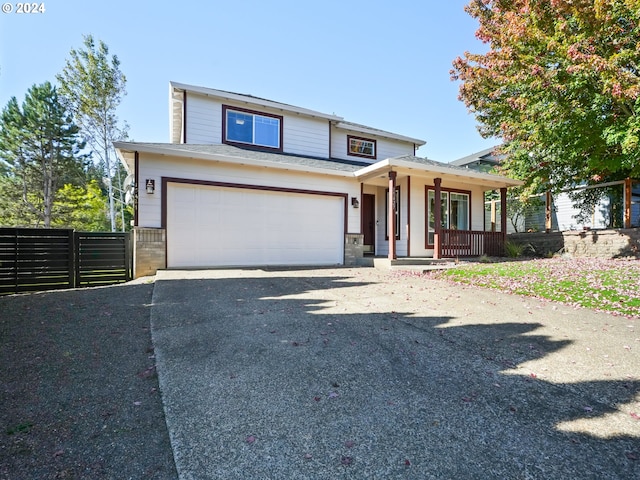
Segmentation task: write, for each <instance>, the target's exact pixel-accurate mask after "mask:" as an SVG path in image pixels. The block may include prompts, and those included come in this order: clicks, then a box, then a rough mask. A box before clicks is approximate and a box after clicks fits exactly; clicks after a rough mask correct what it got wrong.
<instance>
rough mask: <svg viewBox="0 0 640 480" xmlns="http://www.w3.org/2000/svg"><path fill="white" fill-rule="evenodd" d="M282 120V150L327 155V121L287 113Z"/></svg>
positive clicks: (297, 153)
mask: <svg viewBox="0 0 640 480" xmlns="http://www.w3.org/2000/svg"><path fill="white" fill-rule="evenodd" d="M283 122H284V131H283V134H284V139H283V142H284V151H285V152H286V153H294V154H296V155H309V156H311V157H320V158H327V157H328V156H329V121H328V120H325V119H315V118H308V117H303V116H300V115H288V116H285V117H284V119H283Z"/></svg>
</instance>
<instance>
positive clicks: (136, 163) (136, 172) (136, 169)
mask: <svg viewBox="0 0 640 480" xmlns="http://www.w3.org/2000/svg"><path fill="white" fill-rule="evenodd" d="M133 155H134V157H133V158H134V160H133V184H134V185H135V190H134V193H135V195H133V226H134V227H137V226H138V195H140V155H139V154H138V151H137V150H136V151H135V152H134V154H133Z"/></svg>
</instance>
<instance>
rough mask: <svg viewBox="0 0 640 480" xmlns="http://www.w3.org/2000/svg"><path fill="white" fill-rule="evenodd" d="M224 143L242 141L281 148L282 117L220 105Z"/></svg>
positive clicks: (276, 148)
mask: <svg viewBox="0 0 640 480" xmlns="http://www.w3.org/2000/svg"><path fill="white" fill-rule="evenodd" d="M222 120H223V130H224V142H225V143H242V144H247V145H256V146H259V147H266V148H273V149H275V150H282V117H280V116H278V115H271V114H268V113H262V112H254V111H252V110H245V109H243V108H236V107H227V106H226V105H223V106H222Z"/></svg>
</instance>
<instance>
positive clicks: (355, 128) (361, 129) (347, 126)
mask: <svg viewBox="0 0 640 480" xmlns="http://www.w3.org/2000/svg"><path fill="white" fill-rule="evenodd" d="M335 126H336V128H339V129H341V130H347V131H349V132H357V133H363V134H367V135H374V136H377V137H382V138H390V139H393V140H400V141H402V142H409V143H413V144H414V145H416V146H418V147H421V146H423V145H426V143H427V142H426V141H424V140H421V139H419V138H412V137H407V136H404V135H399V134H397V133H393V132H386V131H384V130H378V129H375V128H369V127H366V126H364V125H354V124H351V123H345V122H338V123H336V124H335Z"/></svg>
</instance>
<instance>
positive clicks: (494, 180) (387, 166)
mask: <svg viewBox="0 0 640 480" xmlns="http://www.w3.org/2000/svg"><path fill="white" fill-rule="evenodd" d="M394 169H396V170H406V171H422V172H429V173H431V174H436V175H438V174H440V175H443V176H446V177H450V178H451V177H458V178H460V179H462V180H463V181H464V180H476V183H478V184H481V185H483V186H486V187H490V188H503V187H506V188H509V187H517V186H520V185H524V182H523V181H521V180H515V179H512V178H508V177H502V176H500V175H492V174H490V173H482V172H477V171H475V170H466V169H465V170H462V169H453V168H449V167H447V166H446V165H443V166H439V165H421V164H419V163H415V162H408V161H405V160H401V159H397V158H387V159H385V160H382V161H380V162H376V163H374V164H373V165H369V166H367V167H365V168H362V169H360V170H358V171H356V172H355V177H356V178H357V179H359V180H366V179H368V178H372V177H375V176H377V175H380V174H382V173H388V172H390V171H392V170H394Z"/></svg>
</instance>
